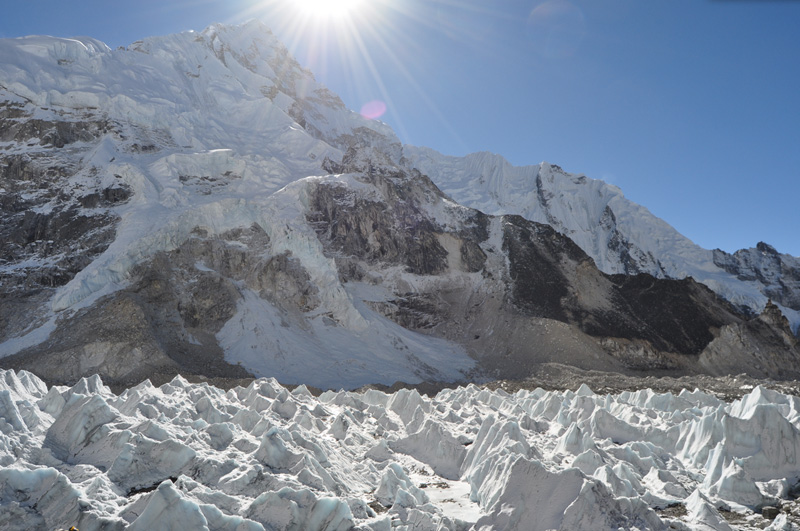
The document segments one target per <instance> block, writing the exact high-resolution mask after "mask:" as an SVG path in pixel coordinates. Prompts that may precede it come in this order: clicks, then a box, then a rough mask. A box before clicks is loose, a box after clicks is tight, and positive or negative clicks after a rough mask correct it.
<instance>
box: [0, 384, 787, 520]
mask: <svg viewBox="0 0 800 531" xmlns="http://www.w3.org/2000/svg"><path fill="white" fill-rule="evenodd" d="M0 465H2V467H1V468H0V496H1V497H2V500H3V501H2V503H1V504H0V526H2V527H3V529H9V530H16V529H19V530H22V529H55V528H58V527H62V528H68V527H69V526H72V525H74V526H76V527H78V528H79V529H81V530H82V531H84V530H89V531H92V530H99V529H106V530H109V529H120V530H121V529H186V528H187V526H190V527H191V528H192V529H209V530H217V529H219V530H234V529H236V530H245V529H246V530H263V529H268V530H269V529H275V530H277V529H298V530H299V529H304V530H312V529H314V530H339V529H341V530H344V529H356V530H363V531H366V530H389V529H397V530H411V529H415V530H420V531H421V530H467V529H476V530H478V529H496V530H502V529H505V530H515V529H518V530H529V531H531V530H532V531H536V530H549V529H558V530H564V531H569V530H575V529H598V530H599V529H614V530H618V529H625V530H634V529H638V530H651V529H665V530H666V529H683V530H709V529H714V530H723V529H734V528H735V529H765V528H766V529H771V530H778V529H796V528H797V527H796V526H797V525H798V523H800V518H798V516H797V514H798V513H797V511H798V509H799V508H800V504H798V502H797V501H796V497H797V492H798V489H799V488H800V399H798V398H797V397H795V396H791V395H786V394H783V393H780V392H778V391H774V390H771V389H768V388H765V387H762V386H757V387H755V388H753V389H752V390H750V391H749V392H748V393H747V394H745V395H743V396H742V397H741V398H740V399H736V400H733V401H731V402H725V401H723V400H721V399H719V398H716V397H715V396H713V395H711V394H707V393H704V392H702V391H700V390H697V389H695V390H694V391H689V390H686V389H684V390H683V391H681V392H680V393H678V394H673V393H655V392H653V391H651V390H647V389H645V390H640V391H625V392H618V393H616V394H605V395H601V394H596V393H595V392H593V391H592V390H591V389H589V388H588V387H587V386H586V385H582V386H581V387H580V388H578V389H577V390H574V391H570V390H565V391H545V390H543V389H541V388H536V389H531V390H519V391H516V392H514V393H509V392H506V391H504V390H503V388H502V386H501V387H498V388H496V389H494V390H490V389H488V388H482V387H478V386H476V385H474V384H470V385H468V386H466V387H458V388H451V389H445V390H443V391H440V392H439V393H438V394H436V395H435V396H428V395H424V394H420V393H419V392H417V391H416V390H408V389H403V390H399V391H396V392H394V393H389V394H387V393H385V392H381V391H377V390H366V391H361V392H349V391H326V392H324V393H322V394H320V395H318V396H314V395H312V394H311V393H310V392H309V390H308V389H307V388H306V387H305V386H303V385H301V386H298V387H296V388H294V389H293V390H291V391H290V390H289V389H287V388H285V387H283V386H281V385H280V384H278V382H277V381H276V380H274V379H272V378H262V379H258V380H255V381H253V382H252V383H250V384H249V385H248V386H247V387H241V386H239V387H234V388H232V389H229V390H227V391H226V390H223V389H219V388H216V387H214V386H210V385H208V384H205V383H204V384H190V383H188V382H187V381H186V380H184V379H183V378H181V377H176V378H175V379H174V380H172V381H171V382H169V383H167V384H164V385H161V386H160V387H154V386H153V385H152V384H150V382H149V381H145V382H143V383H141V384H140V385H138V386H136V387H132V388H130V389H127V390H125V391H123V392H122V393H119V394H115V393H113V392H112V391H111V390H110V389H109V388H108V387H106V386H105V385H104V384H103V382H102V381H101V380H100V379H99V378H98V377H96V376H95V377H91V378H84V379H82V380H81V381H79V382H78V383H77V384H76V385H74V386H72V387H66V386H53V387H48V386H47V385H46V384H45V383H44V382H43V381H42V380H40V379H38V378H37V377H36V376H34V375H32V374H31V373H28V372H25V371H20V372H15V371H10V370H8V371H2V372H0ZM770 506H772V507H779V508H781V509H780V510H779V511H778V514H777V516H775V515H773V516H772V518H774V519H772V520H770V519H769V518H764V517H763V516H762V515H761V513H762V509H763V508H764V507H770Z"/></svg>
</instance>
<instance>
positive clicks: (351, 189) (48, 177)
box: [0, 22, 800, 388]
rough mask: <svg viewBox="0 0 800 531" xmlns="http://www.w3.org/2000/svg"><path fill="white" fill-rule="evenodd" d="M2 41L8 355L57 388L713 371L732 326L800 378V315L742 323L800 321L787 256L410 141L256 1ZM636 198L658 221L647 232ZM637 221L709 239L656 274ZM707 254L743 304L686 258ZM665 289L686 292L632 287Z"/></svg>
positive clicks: (353, 383)
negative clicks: (327, 73) (737, 250)
mask: <svg viewBox="0 0 800 531" xmlns="http://www.w3.org/2000/svg"><path fill="white" fill-rule="evenodd" d="M9 58H11V59H9ZM176 58H179V59H177V60H176ZM0 59H2V61H0V71H2V73H3V76H2V79H3V80H5V81H4V83H3V84H2V85H0V100H2V101H3V103H2V109H0V120H2V123H3V131H4V133H3V137H2V138H0V140H2V142H3V143H2V144H0V157H2V162H3V164H2V168H3V174H2V178H3V184H2V187H3V189H4V190H6V191H8V192H9V193H8V194H4V200H3V210H2V216H3V225H4V226H5V227H7V229H6V230H7V233H6V235H5V236H6V238H7V241H6V243H5V244H4V245H6V247H5V248H4V249H3V251H4V253H3V256H4V262H3V263H0V274H2V279H3V284H2V285H0V290H2V293H0V296H2V298H3V301H4V304H3V309H2V310H0V314H2V315H0V317H2V323H3V326H2V329H0V332H2V333H3V336H0V354H2V355H4V356H6V357H5V358H2V359H1V360H0V363H3V364H4V365H5V366H14V367H15V368H31V369H33V368H34V367H36V369H34V370H38V371H39V374H43V375H45V376H46V379H48V380H49V381H58V382H59V383H68V382H73V381H75V380H76V379H77V378H80V377H81V376H85V375H88V374H90V373H91V372H92V371H95V372H97V371H99V372H101V373H102V374H103V376H104V378H108V379H109V381H110V382H111V383H114V384H121V383H125V382H128V383H135V382H136V381H138V380H140V379H141V378H143V377H144V376H145V375H146V374H147V373H148V371H149V372H156V373H162V372H163V373H164V374H165V377H166V376H169V375H170V374H174V373H178V372H187V371H188V373H191V374H202V373H203V372H204V371H208V372H209V374H212V375H217V376H224V377H231V378H239V377H242V376H243V375H247V374H255V375H265V376H266V375H269V376H273V375H274V376H277V377H279V379H281V380H282V381H285V383H295V382H296V383H301V382H303V383H309V384H313V385H315V386H318V387H326V386H346V387H351V388H352V387H358V386H361V385H364V384H368V383H381V384H392V383H394V381H397V380H405V381H409V382H410V383H415V382H419V381H422V380H450V381H453V380H463V379H468V378H475V377H487V376H488V377H508V376H509V375H511V374H513V373H515V372H517V373H519V368H520V367H523V368H524V369H523V371H532V370H534V369H535V367H536V366H538V365H539V364H542V363H547V362H552V361H555V360H556V359H558V357H559V356H561V357H564V355H565V354H564V352H569V355H567V356H566V357H567V359H569V360H571V362H572V363H574V364H576V365H579V366H581V365H583V366H584V367H585V368H593V369H604V370H618V371H631V370H634V371H647V370H650V371H652V370H658V371H673V372H680V371H695V370H697V371H705V372H711V373H714V371H715V370H717V369H716V366H715V365H714V363H711V362H709V361H708V360H707V358H708V357H709V356H711V357H714V356H716V355H717V354H716V353H718V352H720V351H724V350H725V349H726V348H731V345H734V344H735V345H736V348H737V352H738V353H739V354H738V356H739V357H738V358H737V360H738V361H737V362H736V364H729V365H726V366H725V367H726V369H727V368H728V367H730V368H736V367H745V368H746V369H747V370H748V371H750V372H751V373H752V374H755V375H759V376H773V377H774V376H778V375H782V376H784V377H786V376H790V373H786V372H785V371H780V370H779V369H778V368H777V366H776V365H775V363H774V360H773V358H776V357H777V358H781V357H785V358H786V359H794V358H793V356H796V355H797V351H796V349H797V346H796V343H794V344H793V343H792V341H791V330H790V334H789V336H790V337H784V332H785V331H784V330H783V324H782V323H780V322H778V321H775V320H774V319H773V320H767V321H763V323H764V326H763V327H760V328H759V327H756V326H755V325H748V324H747V323H748V322H750V321H751V320H752V319H751V318H753V317H755V316H756V315H758V314H760V313H762V311H761V309H762V308H764V307H765V306H766V303H767V295H765V294H764V293H762V291H765V292H768V293H770V294H772V295H777V296H776V297H772V296H770V298H772V299H774V301H775V302H776V303H778V304H781V306H780V308H778V307H777V306H776V307H775V308H778V311H781V312H783V314H784V315H786V316H787V317H788V318H789V320H790V321H791V323H792V325H793V326H795V327H796V325H797V319H798V314H797V312H796V311H795V310H793V309H792V305H794V304H795V303H796V298H795V297H796V293H797V292H798V291H797V289H798V286H800V282H799V283H792V282H793V281H792V278H794V277H793V276H792V275H794V273H793V271H795V269H793V267H794V266H793V265H792V264H793V263H794V262H792V261H791V260H790V259H791V258H792V257H788V258H783V255H778V253H777V252H776V253H774V256H777V259H778V262H777V265H776V263H775V261H774V260H772V261H763V263H764V264H767V265H769V268H768V269H764V271H767V273H762V274H761V277H759V276H758V274H757V273H756V271H762V269H763V267H762V262H759V261H756V260H754V259H748V258H746V256H745V254H741V255H738V256H737V257H736V258H733V259H728V258H725V256H723V255H721V254H719V255H718V254H713V255H712V252H711V251H707V252H706V251H705V250H701V251H698V250H697V249H699V248H697V246H694V247H692V246H693V245H694V244H691V242H688V240H686V239H685V238H683V237H682V236H680V235H679V234H678V233H677V232H676V231H674V229H671V228H670V227H668V226H667V225H666V224H665V223H664V222H663V221H661V220H658V218H655V217H653V216H652V215H650V214H649V213H647V216H649V217H647V216H645V215H644V214H642V212H643V211H644V212H646V210H645V209H644V208H643V207H640V206H638V205H635V204H633V203H630V202H627V200H625V199H624V197H623V196H622V195H621V192H620V191H619V190H618V189H617V188H615V187H612V186H610V185H606V184H605V183H602V182H601V181H595V180H592V179H588V178H587V177H584V176H574V175H571V174H567V173H566V172H564V171H563V170H561V169H560V168H558V167H557V166H555V165H550V164H546V163H545V164H542V165H539V166H534V167H527V168H513V167H511V166H510V165H508V163H507V162H505V161H504V159H502V158H501V157H499V156H496V155H490V154H475V155H470V156H468V157H464V158H463V159H457V158H452V157H451V158H447V157H444V156H441V155H438V154H436V153H435V152H433V151H432V150H427V149H420V148H413V147H411V146H403V145H402V144H401V143H400V141H399V140H398V139H397V137H396V135H394V133H393V132H392V131H391V129H390V128H389V127H388V126H387V125H385V124H383V123H380V122H376V121H372V120H368V119H366V118H364V117H362V116H360V115H358V114H357V113H355V112H353V111H349V110H347V109H346V108H345V106H344V104H343V103H342V102H341V100H340V99H338V97H336V96H335V95H333V94H332V93H331V92H330V91H329V90H328V89H326V88H325V87H323V86H322V85H320V84H318V83H317V82H316V81H315V80H314V78H313V75H312V74H311V73H310V72H308V71H306V70H304V69H302V67H300V65H299V64H298V63H297V62H296V61H295V60H294V59H293V58H291V56H290V55H289V54H288V51H287V50H286V48H285V47H284V46H283V45H282V44H280V43H278V41H277V40H276V39H275V37H274V35H272V34H271V32H269V30H268V29H267V28H266V26H264V25H263V24H262V23H260V22H251V23H247V24H244V25H242V26H238V27H228V26H222V25H214V26H210V27H209V28H207V29H206V30H205V31H203V32H200V33H193V32H189V33H182V34H176V35H171V36H166V37H155V38H150V39H145V40H143V41H138V42H137V43H134V44H132V45H131V46H129V47H128V48H126V49H118V50H111V49H109V48H108V47H104V46H100V43H98V42H96V41H93V40H91V39H85V40H69V39H49V38H44V37H31V38H22V39H14V40H5V41H0ZM23 63H24V64H23ZM25 65H27V67H28V69H30V70H31V72H29V71H28V70H26V69H25V68H23V67H22V66H25ZM34 72H35V73H34ZM62 78H63V79H67V80H68V82H62ZM475 161H477V164H476V163H475ZM476 168H477V170H476ZM459 172H460V173H459ZM482 172H483V173H486V175H485V176H484V175H483V173H482ZM454 175H455V177H453V176H454ZM481 178H484V179H485V181H486V179H487V178H488V180H489V181H490V182H489V184H490V185H492V186H482V187H478V186H475V185H474V184H475V183H476V182H477V181H479V180H480V179H481ZM509 182H511V184H515V185H516V186H509ZM531 182H532V183H533V186H531ZM486 184H487V183H486V182H484V183H483V185H486ZM525 186H528V188H529V189H528V190H527V191H525V189H524V187H525ZM587 190H588V192H587ZM500 191H505V195H502V194H501V193H500ZM567 192H569V193H567ZM470 193H471V194H473V195H474V196H475V197H470V196H469V194H470ZM481 194H483V195H481ZM492 194H494V195H492ZM570 194H571V195H570ZM587 194H589V195H591V196H592V197H595V196H598V197H600V198H601V199H602V201H597V200H588V199H586V197H588V196H587ZM570 197H571V198H572V199H569V198H570ZM512 199H513V200H516V201H517V202H514V201H512ZM459 203H461V204H459ZM612 203H613V204H612ZM356 205H358V207H357V208H356ZM462 205H464V206H462ZM476 205H477V206H478V207H481V208H478V209H477V210H474V209H472V208H468V207H470V206H476ZM526 205H527V206H526ZM574 205H580V206H581V208H578V209H576V208H574ZM609 205H611V206H609ZM620 205H621V206H620ZM527 207H529V210H528V211H525V212H527V214H526V215H522V216H515V214H519V212H514V210H515V209H517V210H519V209H522V210H524V209H525V208H527ZM482 210H485V212H482ZM567 212H572V214H571V215H567V214H566V213H567ZM526 218H527V219H526ZM642 218H645V219H647V220H651V221H652V223H653V224H654V225H653V226H654V227H655V229H654V228H652V227H649V228H648V227H645V228H644V229H637V230H639V233H637V232H635V231H634V232H631V231H630V230H628V229H629V228H630V227H632V226H634V223H633V222H634V221H635V220H636V219H642ZM598 220H599V223H598V224H597V226H598V227H600V228H601V229H603V231H600V236H599V237H596V238H595V236H596V234H595V233H594V232H592V231H591V230H589V226H590V225H592V224H593V223H595V222H597V221H598ZM653 220H655V221H653ZM543 222H546V223H548V225H547V226H545V225H542V224H541V223H543ZM550 226H553V227H554V228H550ZM665 227H667V228H665ZM578 229H581V230H580V231H579V230H578ZM670 229H671V230H670ZM626 231H628V232H626ZM566 233H571V236H570V234H566ZM641 233H646V234H647V233H657V234H666V235H667V236H666V237H665V238H663V239H665V240H667V241H673V240H674V241H678V242H682V243H681V245H684V246H686V247H687V248H688V249H689V250H690V251H691V253H701V254H702V256H703V260H702V261H700V262H699V266H693V267H694V269H692V270H691V271H690V272H692V273H693V274H692V275H689V274H682V275H678V274H676V275H674V276H676V277H679V278H678V279H677V280H670V279H668V278H663V277H669V276H670V275H669V274H667V273H669V271H670V269H669V268H670V267H672V268H673V269H675V268H676V267H678V266H675V265H674V264H672V265H669V264H667V265H665V264H666V263H667V262H666V260H667V259H668V258H670V257H669V256H667V257H666V258H665V257H664V256H657V255H655V254H653V252H652V249H651V248H650V247H647V245H644V244H642V243H641V242H642V241H645V243H648V242H649V243H652V240H654V238H650V239H649V240H648V239H644V240H642V239H641V238H639V239H638V240H637V237H639V235H640V234H641ZM566 236H570V237H572V238H573V239H568V238H567V237H566ZM593 238H594V239H593ZM670 238H672V240H670ZM581 239H583V240H585V241H584V245H581V243H580V242H581ZM573 240H576V241H577V245H576V243H573ZM655 240H656V243H657V244H659V245H661V244H662V242H661V240H659V239H658V238H655ZM587 241H589V242H594V243H592V244H591V245H589V244H587V243H586V242H587ZM548 242H549V243H548ZM598 242H601V243H602V242H605V244H604V245H601V244H600V243H598ZM687 242H688V243H687ZM537 246H538V247H537ZM584 246H587V247H589V250H587V249H585V248H583V247H584ZM603 249H606V253H605V254H603V253H602V252H601V251H603ZM584 252H585V253H586V254H584ZM759 252H762V251H759ZM593 253H594V255H593ZM691 253H689V254H691ZM678 256H679V257H680V256H681V255H680V253H678ZM709 256H711V258H709ZM786 256H788V255H786ZM714 258H715V259H716V261H719V262H720V263H724V265H725V267H724V268H723V267H721V266H719V265H717V264H716V263H714V260H713V259H714ZM670 259H671V258H670ZM709 260H711V261H709ZM675 263H678V262H675ZM687 263H688V262H687ZM784 263H786V264H788V266H786V267H784V265H783V264H784ZM596 264H600V266H602V267H600V268H599V270H597V269H595V265H596ZM709 264H710V265H709ZM678 265H680V264H678ZM604 268H605V269H609V270H610V272H611V273H614V274H615V275H611V276H609V275H608V273H609V271H604ZM615 268H617V269H619V268H621V269H622V270H621V271H616V270H615ZM648 268H649V269H651V270H652V271H648V270H647V269H648ZM748 268H749V269H748ZM784 269H785V270H786V271H787V272H788V273H786V272H784ZM541 271H548V274H549V275H551V280H547V279H545V280H543V281H542V282H538V283H537V282H530V281H529V282H523V281H522V280H520V279H534V278H536V275H538V274H539V273H540V272H541ZM687 271H688V269H687ZM698 271H699V272H700V274H698V273H697V272H698ZM703 271H705V273H706V278H705V282H706V283H707V284H708V285H709V286H710V287H711V289H712V290H714V291H716V292H717V293H719V294H722V295H723V296H725V295H727V296H728V297H727V298H728V299H729V300H730V301H731V303H732V304H733V306H730V305H729V303H727V302H725V301H724V300H722V299H718V298H717V297H716V296H715V295H714V294H713V292H712V291H710V290H706V289H705V288H700V287H699V285H698V284H696V283H695V282H694V281H693V280H691V279H689V278H688V277H689V276H693V277H694V276H695V275H696V274H697V275H698V276H701V278H700V279H699V280H702V273H703ZM659 272H660V273H659ZM621 273H629V274H631V273H636V274H642V273H651V274H652V273H656V277H662V278H656V277H647V278H645V277H641V278H639V277H637V276H632V275H629V276H625V275H621ZM748 275H749V276H748ZM617 277H618V278H617ZM739 277H742V278H739ZM750 277H752V278H750ZM637 279H638V280H637ZM643 279H644V280H643ZM649 279H652V280H653V282H652V285H651V283H650V280H649ZM787 279H788V282H787V281H786V280H787ZM730 286H733V287H732V288H731V287H730ZM654 288H655V292H656V293H662V294H663V295H667V294H669V293H674V294H675V297H674V299H673V302H671V303H670V305H665V306H664V308H663V309H662V310H658V304H659V301H658V300H657V299H651V300H652V301H653V302H651V303H649V304H645V305H642V304H640V303H639V302H636V301H637V299H640V298H642V297H644V298H645V299H644V300H647V299H646V297H647V295H646V293H647V292H648V291H649V290H651V289H654ZM762 299H763V304H762V303H761V301H762ZM5 301H8V302H7V303H6V302H5ZM759 304H761V306H759ZM743 308H746V309H748V310H747V313H745V314H742V313H741V310H742V309H743ZM687 309H689V311H687ZM768 310H769V312H774V310H772V309H771V307H770V308H768ZM659 311H662V312H663V313H664V315H666V316H667V318H663V317H659V315H658V313H659ZM492 312H494V313H492ZM695 312H700V313H695ZM684 314H685V315H684ZM701 314H702V315H704V316H705V317H698V316H700V315H701ZM686 316H695V317H698V318H697V319H696V320H695V321H696V322H694V323H690V322H689V320H687V319H686ZM448 319H449V320H448ZM760 322H761V321H760ZM676 323H677V324H676ZM695 325H696V326H695ZM670 327H672V328H670ZM693 327H694V328H693ZM77 330H83V331H84V332H83V333H82V334H76V333H72V331H77ZM495 334H496V335H495ZM709 346H711V347H713V348H712V351H709V350H708V348H711V347H709ZM761 347H764V348H763V349H762V350H759V348H761ZM776 349H777V350H776ZM752 351H757V352H758V354H757V356H756V357H757V358H758V359H760V360H762V361H761V362H759V363H758V364H757V365H759V367H760V368H759V367H757V366H753V364H751V363H749V362H748V361H747V360H748V356H749V355H751V353H752ZM9 356H11V357H9ZM781 359H782V358H781ZM770 360H772V361H770ZM65 366H68V367H70V370H69V371H67V373H68V376H64V380H63V382H62V380H59V378H60V377H61V376H59V372H58V371H59V370H62V368H63V367H65ZM308 366H314V367H317V369H316V371H312V372H309V371H308V370H307V367H308ZM790 372H791V371H790ZM791 374H794V373H791Z"/></svg>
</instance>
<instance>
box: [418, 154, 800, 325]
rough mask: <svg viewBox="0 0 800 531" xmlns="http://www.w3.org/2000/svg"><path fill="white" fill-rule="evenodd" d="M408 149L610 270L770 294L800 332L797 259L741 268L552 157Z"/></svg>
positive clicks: (477, 196)
mask: <svg viewBox="0 0 800 531" xmlns="http://www.w3.org/2000/svg"><path fill="white" fill-rule="evenodd" d="M403 155H404V156H405V157H406V159H407V160H408V164H409V165H410V166H412V167H416V168H418V169H419V170H420V171H422V172H423V173H426V174H427V175H428V176H429V177H430V178H431V179H433V181H434V182H435V183H436V184H437V185H438V186H439V187H440V188H441V189H442V190H443V191H445V192H446V193H448V194H449V195H450V196H451V197H453V199H454V200H456V201H457V202H458V203H460V204H462V205H465V206H469V207H472V208H477V209H478V210H481V211H482V212H485V213H487V214H497V215H499V214H519V215H521V216H523V217H525V218H527V219H530V220H533V221H538V222H540V223H547V224H549V225H551V226H553V227H554V228H555V229H556V230H558V231H559V232H561V233H562V234H565V235H567V236H569V237H570V238H571V239H572V240H573V241H574V242H575V243H577V244H578V245H579V246H580V247H581V249H583V250H584V251H585V252H586V253H587V254H588V255H589V256H591V257H592V258H593V259H594V261H595V263H596V264H597V266H598V267H599V268H600V269H601V270H602V271H604V272H606V273H610V274H614V273H623V274H635V273H648V274H651V275H653V276H656V277H659V278H685V277H692V278H694V279H695V280H697V281H698V282H702V283H703V284H705V285H707V286H708V287H710V288H711V289H712V290H714V291H715V292H716V293H718V294H719V295H721V296H723V297H725V298H726V299H728V300H729V301H731V302H732V303H733V304H735V305H737V306H740V307H743V308H749V309H750V310H751V311H752V312H754V313H758V312H760V311H761V310H762V309H763V308H764V306H765V304H766V302H767V299H768V298H772V300H773V301H774V302H776V303H777V304H779V306H780V307H781V309H782V310H783V311H784V313H785V314H786V315H787V317H789V319H790V321H791V322H792V324H793V328H794V329H795V330H797V327H798V325H800V287H799V286H800V285H799V284H798V278H800V275H798V259H797V258H794V257H791V256H788V255H779V254H778V253H776V252H775V250H774V249H772V252H771V253H770V252H767V251H765V250H764V249H762V248H761V247H759V248H758V249H753V250H750V251H748V252H749V256H751V257H752V258H750V259H746V262H747V267H745V270H744V272H739V270H738V269H736V268H735V267H733V266H732V265H730V264H733V263H734V262H735V261H736V259H734V258H730V257H727V256H726V255H725V253H723V252H721V251H710V250H707V249H703V248H701V247H700V246H698V245H696V244H695V243H693V242H692V241H691V240H689V239H688V238H686V237H684V236H683V235H681V234H680V233H678V232H677V231H676V230H675V229H674V228H673V227H672V226H670V225H669V224H667V223H666V222H664V221H663V220H661V219H659V218H657V217H655V216H654V215H653V214H651V213H650V212H649V211H648V210H647V209H646V208H645V207H643V206H641V205H637V204H636V203H633V202H632V201H629V200H628V199H626V198H625V196H624V195H623V193H622V191H621V190H620V189H619V188H617V187H616V186H613V185H610V184H607V183H605V182H603V181H600V180H596V179H590V178H588V177H586V176H584V175H576V174H570V173H567V172H564V171H563V170H562V169H561V168H560V167H558V166H555V165H552V164H548V163H547V162H543V163H541V164H540V165H537V166H524V167H515V166H512V165H511V164H509V163H508V161H506V160H505V159H504V158H502V157H501V156H499V155H494V154H491V153H474V154H471V155H467V156H466V157H449V156H445V155H442V154H440V153H438V152H436V151H434V150H432V149H430V148H425V147H414V146H404V148H403ZM766 247H769V246H766ZM744 252H745V251H741V252H740V253H739V254H742V253H744ZM761 255H763V256H765V258H760V257H759V256H761ZM743 259H744V258H740V259H739V261H740V262H741V261H742V260H743Z"/></svg>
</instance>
